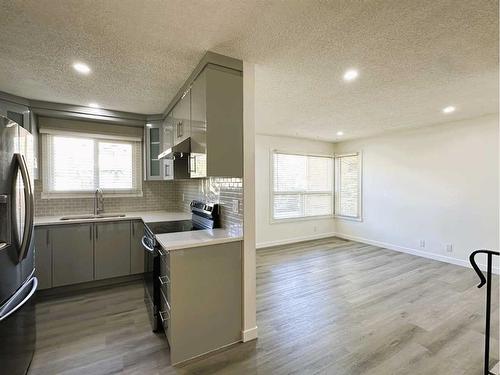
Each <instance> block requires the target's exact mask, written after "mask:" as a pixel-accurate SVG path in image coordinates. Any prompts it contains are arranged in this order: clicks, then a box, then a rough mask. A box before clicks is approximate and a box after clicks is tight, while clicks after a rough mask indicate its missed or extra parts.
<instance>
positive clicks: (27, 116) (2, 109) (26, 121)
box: [0, 100, 39, 180]
mask: <svg viewBox="0 0 500 375" xmlns="http://www.w3.org/2000/svg"><path fill="white" fill-rule="evenodd" d="M0 115H3V116H5V117H7V118H9V119H11V120H12V121H14V122H16V123H18V124H19V125H20V126H22V127H23V128H25V129H26V130H28V131H29V132H30V133H31V134H32V136H33V155H31V157H32V160H33V173H34V175H33V178H34V179H35V180H36V179H38V178H39V171H38V127H37V117H36V115H35V114H34V113H33V112H32V111H31V109H30V107H28V106H27V105H24V104H17V103H13V102H10V101H7V100H0Z"/></svg>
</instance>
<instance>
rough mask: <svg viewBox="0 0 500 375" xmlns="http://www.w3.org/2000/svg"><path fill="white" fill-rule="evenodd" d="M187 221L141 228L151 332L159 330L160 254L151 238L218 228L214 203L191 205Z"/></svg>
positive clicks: (145, 300)
mask: <svg viewBox="0 0 500 375" xmlns="http://www.w3.org/2000/svg"><path fill="white" fill-rule="evenodd" d="M190 206H191V220H180V221H162V222H157V223H147V224H145V225H144V236H143V237H142V245H143V246H144V256H145V259H144V260H145V261H144V264H145V267H146V269H145V276H144V302H145V303H146V307H147V309H148V315H149V318H150V321H151V325H152V327H153V331H155V332H157V331H159V330H161V327H162V324H161V321H160V319H161V318H160V281H161V280H160V262H161V256H160V255H162V254H163V253H162V250H161V248H160V246H159V245H158V244H157V242H156V239H155V235H157V234H162V233H174V232H185V231H191V230H202V229H213V228H218V227H219V226H220V218H219V216H220V212H219V210H220V207H219V205H218V204H215V203H204V202H200V201H192V202H191V204H190Z"/></svg>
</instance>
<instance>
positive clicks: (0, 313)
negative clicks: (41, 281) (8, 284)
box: [0, 277, 38, 322]
mask: <svg viewBox="0 0 500 375" xmlns="http://www.w3.org/2000/svg"><path fill="white" fill-rule="evenodd" d="M30 285H31V289H30V291H29V293H28V295H27V296H26V297H24V298H23V299H22V300H21V301H20V302H19V303H16V302H17V297H19V295H20V294H21V293H23V292H25V290H26V288H28V287H29V286H30ZM37 287H38V279H37V278H36V277H33V278H31V279H30V280H29V281H28V282H26V283H25V284H24V285H23V286H22V287H21V288H19V290H18V291H17V292H16V293H15V294H14V295H13V296H12V297H11V298H10V300H9V301H7V302H6V303H5V304H4V305H3V307H2V308H1V309H0V322H1V321H2V320H5V319H7V318H8V317H9V316H10V315H12V314H14V313H15V312H16V311H17V310H19V309H20V308H21V307H22V306H23V305H24V304H25V303H26V302H28V300H29V299H30V298H31V297H32V296H33V294H34V293H35V291H36V288H37Z"/></svg>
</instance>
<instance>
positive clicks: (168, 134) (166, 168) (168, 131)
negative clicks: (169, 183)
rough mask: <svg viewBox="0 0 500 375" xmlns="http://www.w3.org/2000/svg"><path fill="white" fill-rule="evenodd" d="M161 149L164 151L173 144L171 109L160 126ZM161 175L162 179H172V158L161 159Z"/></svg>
mask: <svg viewBox="0 0 500 375" xmlns="http://www.w3.org/2000/svg"><path fill="white" fill-rule="evenodd" d="M162 145H163V147H162V151H166V150H167V149H169V148H171V147H172V146H173V145H174V118H173V114H172V111H170V113H169V114H168V115H167V117H166V118H165V121H164V122H163V126H162ZM161 162H162V168H163V170H162V176H163V179H164V180H173V179H174V162H173V160H172V159H163V160H161Z"/></svg>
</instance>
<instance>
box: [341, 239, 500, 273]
mask: <svg viewBox="0 0 500 375" xmlns="http://www.w3.org/2000/svg"><path fill="white" fill-rule="evenodd" d="M336 237H339V238H343V239H346V240H351V241H356V242H362V243H366V244H368V245H373V246H378V247H383V248H385V249H389V250H394V251H399V252H401V253H406V254H412V255H417V256H419V257H422V258H428V259H433V260H438V261H440V262H445V263H450V264H455V265H457V266H462V267H467V268H472V266H471V264H470V263H469V261H467V260H463V259H457V258H453V257H448V256H445V255H441V254H434V253H429V252H427V251H422V250H417V249H412V248H409V247H404V246H399V245H394V244H391V243H387V242H380V241H374V240H369V239H368V238H363V237H357V236H351V235H348V234H343V233H336ZM478 266H479V268H481V270H483V271H486V265H484V264H478ZM493 273H495V274H497V275H498V274H500V268H499V267H494V268H493Z"/></svg>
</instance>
